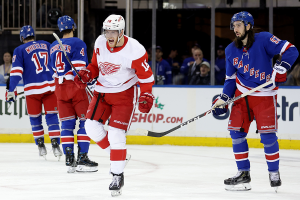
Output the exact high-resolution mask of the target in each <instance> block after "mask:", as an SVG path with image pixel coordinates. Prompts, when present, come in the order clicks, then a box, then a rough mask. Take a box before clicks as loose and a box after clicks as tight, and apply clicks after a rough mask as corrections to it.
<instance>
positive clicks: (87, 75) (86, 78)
mask: <svg viewBox="0 0 300 200" xmlns="http://www.w3.org/2000/svg"><path fill="white" fill-rule="evenodd" d="M78 74H79V76H80V78H81V80H80V79H79V77H78V76H75V78H74V82H75V84H76V85H77V87H78V88H80V89H84V88H86V86H87V84H86V83H89V82H90V81H92V80H93V79H92V73H91V72H90V70H88V69H86V68H83V69H81V70H80V71H79V72H78Z"/></svg>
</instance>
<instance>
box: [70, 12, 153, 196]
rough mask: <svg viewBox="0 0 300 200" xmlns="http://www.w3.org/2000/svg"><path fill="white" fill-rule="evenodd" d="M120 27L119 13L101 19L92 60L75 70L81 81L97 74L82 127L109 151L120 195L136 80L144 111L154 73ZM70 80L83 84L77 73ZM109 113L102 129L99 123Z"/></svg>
mask: <svg viewBox="0 0 300 200" xmlns="http://www.w3.org/2000/svg"><path fill="white" fill-rule="evenodd" d="M124 30H125V20H124V18H123V17H122V16H121V15H110V16H108V17H107V18H106V19H105V21H104V22H103V35H100V36H99V37H98V38H97V40H96V42H95V47H94V53H93V58H92V62H91V63H90V64H89V66H88V67H87V69H82V70H80V71H79V75H80V77H81V78H82V80H83V81H84V82H85V83H87V82H90V81H91V80H92V79H93V78H94V77H97V76H98V79H97V83H96V86H95V91H94V97H93V99H92V101H91V103H90V105H89V108H88V111H87V121H86V124H85V128H86V131H87V134H88V136H89V137H90V138H91V139H93V140H94V141H95V142H96V143H97V144H98V145H99V146H100V147H101V148H102V149H104V150H105V151H106V152H108V153H109V154H110V172H111V174H112V175H113V179H112V182H111V184H110V185H109V190H111V195H112V196H118V195H120V194H121V192H122V190H121V188H122V187H123V185H124V174H123V171H124V167H125V163H126V161H125V159H126V137H125V136H126V131H128V130H129V127H130V124H131V119H132V116H133V113H134V110H135V105H136V103H137V91H138V90H137V86H136V84H137V83H139V85H140V89H141V94H140V97H139V100H138V101H139V110H140V111H141V112H143V113H148V112H149V111H150V109H151V107H152V105H153V100H154V96H153V94H152V85H153V84H154V77H153V73H152V71H151V68H150V66H149V65H148V63H147V60H148V55H147V52H146V50H145V48H144V47H143V46H142V45H141V44H140V43H139V42H138V41H136V40H135V39H133V38H130V37H128V36H125V35H124ZM74 81H75V83H76V84H77V85H78V87H82V88H84V87H86V84H83V83H82V82H81V81H80V79H79V78H78V76H76V77H75V79H74ZM109 117H110V121H109V126H108V131H105V130H104V127H103V125H104V124H105V122H106V121H107V119H108V118H109Z"/></svg>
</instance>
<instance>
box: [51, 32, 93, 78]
mask: <svg viewBox="0 0 300 200" xmlns="http://www.w3.org/2000/svg"><path fill="white" fill-rule="evenodd" d="M61 42H62V44H63V46H64V47H65V51H66V53H67V55H68V57H69V59H70V61H71V63H72V64H73V66H74V67H75V68H76V70H77V71H79V70H80V69H82V68H83V67H86V66H87V65H88V57H87V51H86V44H85V43H84V42H83V41H82V40H80V39H79V38H76V37H71V38H61ZM50 66H51V71H52V73H54V75H53V77H55V78H59V83H62V82H63V79H66V80H74V76H76V73H75V72H74V71H73V70H72V67H71V65H70V63H69V62H68V60H67V58H66V57H65V55H64V53H63V51H62V49H61V48H60V45H59V44H58V42H57V41H55V42H53V43H52V44H51V46H50Z"/></svg>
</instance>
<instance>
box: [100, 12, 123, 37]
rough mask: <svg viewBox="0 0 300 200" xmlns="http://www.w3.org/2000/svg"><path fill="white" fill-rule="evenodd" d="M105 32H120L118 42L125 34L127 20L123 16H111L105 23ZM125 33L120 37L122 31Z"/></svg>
mask: <svg viewBox="0 0 300 200" xmlns="http://www.w3.org/2000/svg"><path fill="white" fill-rule="evenodd" d="M102 29H103V31H105V30H118V31H119V36H118V42H119V41H120V39H121V38H122V37H123V35H124V32H125V20H124V18H123V17H122V16H121V15H114V14H112V15H109V16H108V17H107V18H106V19H105V20H104V22H103V27H102ZM122 30H123V31H124V32H123V34H122V35H121V36H120V34H121V31H122Z"/></svg>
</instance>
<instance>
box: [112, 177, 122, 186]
mask: <svg viewBox="0 0 300 200" xmlns="http://www.w3.org/2000/svg"><path fill="white" fill-rule="evenodd" d="M120 179H121V177H120V176H113V180H112V186H113V185H116V186H119V183H120Z"/></svg>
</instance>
